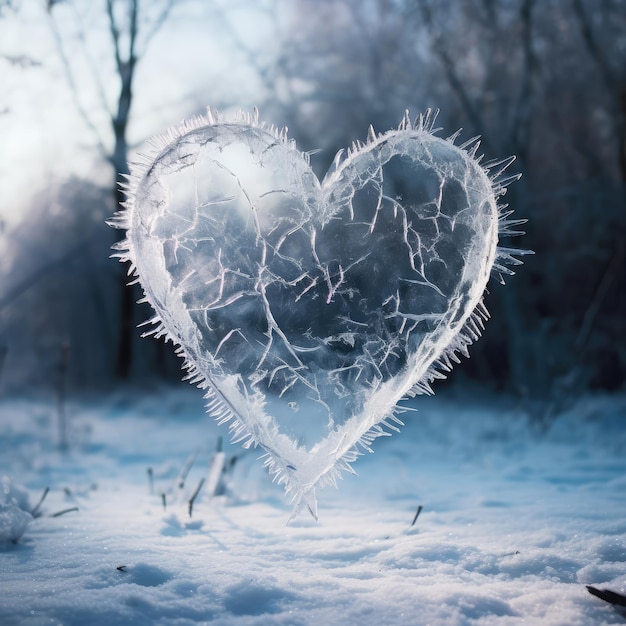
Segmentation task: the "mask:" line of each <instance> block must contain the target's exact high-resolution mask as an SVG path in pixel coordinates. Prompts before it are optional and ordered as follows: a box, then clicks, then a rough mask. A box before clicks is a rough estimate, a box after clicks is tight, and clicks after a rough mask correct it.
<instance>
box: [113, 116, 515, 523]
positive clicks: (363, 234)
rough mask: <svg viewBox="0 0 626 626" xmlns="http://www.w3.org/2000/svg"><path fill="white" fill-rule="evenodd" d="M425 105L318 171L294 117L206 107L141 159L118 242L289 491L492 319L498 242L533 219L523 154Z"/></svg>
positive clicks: (351, 446)
mask: <svg viewBox="0 0 626 626" xmlns="http://www.w3.org/2000/svg"><path fill="white" fill-rule="evenodd" d="M435 117H436V116H435V115H431V114H430V112H428V113H427V114H426V115H425V116H420V117H419V118H418V120H417V121H416V123H415V124H411V122H410V121H409V119H408V115H405V117H404V119H403V121H402V123H401V124H400V127H399V128H398V129H397V130H393V131H390V132H387V133H385V134H380V135H377V134H376V133H375V132H374V130H373V129H372V128H371V127H370V131H369V134H368V139H367V142H366V143H365V144H361V143H357V144H354V145H353V146H352V148H351V149H349V150H348V151H347V152H346V153H343V151H342V152H340V153H339V154H338V155H337V157H336V159H335V162H334V164H333V166H332V168H331V170H330V171H329V172H328V174H327V175H326V177H325V178H324V180H323V182H322V183H320V182H319V180H318V179H317V177H316V176H315V175H314V174H313V172H312V170H311V168H310V166H309V161H308V157H307V155H303V154H301V153H300V152H298V150H297V149H296V147H295V144H294V143H293V141H291V140H289V139H288V138H287V135H286V132H285V131H277V130H275V129H273V128H266V127H265V126H264V125H263V124H260V123H259V122H258V119H257V116H256V114H255V115H254V116H247V115H241V116H240V117H239V118H238V119H236V120H235V121H232V122H222V121H219V120H217V118H216V116H215V115H214V114H213V113H212V112H211V111H209V114H208V116H207V117H206V118H196V119H193V120H191V121H190V122H187V123H185V124H183V125H182V126H181V127H179V128H176V129H174V130H172V131H170V132H169V133H168V134H167V135H166V136H164V137H162V138H159V139H157V140H154V142H153V143H154V148H155V151H154V155H153V156H152V157H150V158H149V159H148V160H147V162H146V163H143V164H139V165H137V166H136V167H135V168H134V172H133V175H132V176H131V178H130V181H129V185H128V191H127V197H128V200H127V202H126V209H125V211H123V212H121V213H119V214H118V215H117V217H116V220H115V221H114V225H116V226H118V227H120V228H125V229H127V239H126V241H125V242H123V243H122V244H121V245H120V247H119V249H120V253H119V255H118V256H119V257H120V258H121V259H122V260H128V261H131V263H132V265H133V267H134V269H135V271H136V273H137V275H138V276H139V279H140V281H141V284H142V286H143V288H144V291H145V295H146V299H147V300H148V302H150V303H151V305H152V306H153V307H154V309H155V311H156V314H157V315H156V317H155V319H154V320H153V321H154V322H155V323H156V328H155V331H154V332H155V334H156V335H157V336H159V335H164V336H166V337H167V338H169V339H172V340H173V341H174V342H175V343H176V344H178V345H179V347H180V348H179V350H180V354H181V355H182V356H184V358H185V360H186V367H187V369H188V370H189V378H190V379H191V380H192V381H193V382H197V383H200V386H202V387H203V388H205V389H206V390H207V396H206V397H207V401H208V404H207V406H208V410H209V412H210V413H211V414H212V415H214V416H215V417H216V418H217V419H218V420H219V421H220V422H224V423H225V422H229V423H230V430H231V432H232V434H233V437H234V439H235V440H236V441H242V442H243V443H244V445H245V446H250V445H255V446H260V447H262V448H263V449H264V450H265V451H266V453H267V455H266V461H265V463H266V465H267V467H268V468H269V470H270V472H271V473H272V474H273V475H274V476H275V478H276V479H277V480H278V481H279V482H280V483H283V484H284V485H285V489H286V491H287V493H288V495H289V496H290V497H291V498H292V500H293V501H294V503H295V505H296V508H295V511H294V515H295V514H297V513H298V512H299V511H300V510H302V509H305V508H308V510H309V511H310V512H311V514H312V515H313V516H316V499H315V487H316V486H323V485H325V484H327V483H333V484H334V483H335V482H336V479H337V477H338V476H339V474H340V472H341V470H342V469H350V463H351V462H352V461H354V460H355V458H356V457H357V456H358V454H360V452H359V448H360V449H365V450H368V451H371V448H370V444H371V443H372V441H373V440H374V439H375V438H376V437H378V436H381V435H385V434H388V432H387V431H386V430H385V427H386V428H387V429H388V430H389V429H391V430H398V429H397V426H398V425H401V422H400V420H398V418H397V417H396V416H395V413H396V412H398V410H399V409H398V407H397V403H398V402H399V401H400V400H401V399H402V398H404V397H406V396H412V395H415V394H418V393H431V392H432V391H431V388H430V382H432V380H433V379H435V378H444V377H445V376H444V375H443V373H442V371H448V370H449V369H450V367H451V365H452V361H458V358H457V356H456V353H457V352H461V353H464V354H466V353H467V346H468V345H469V344H471V343H472V342H473V341H474V340H475V339H477V338H478V336H479V335H480V331H481V328H482V326H483V322H484V320H486V319H487V317H488V314H487V312H486V310H485V308H484V306H483V305H482V295H483V292H484V289H485V286H486V284H487V281H488V279H489V275H490V272H491V271H492V269H495V270H496V271H497V272H500V273H502V272H504V273H511V272H510V270H508V268H506V267H505V264H507V263H509V264H510V263H519V261H517V260H516V259H515V258H514V257H513V256H512V254H521V253H523V251H519V250H517V251H516V250H511V249H500V248H498V247H497V243H498V230H499V228H500V230H501V232H505V231H506V233H507V234H511V230H510V228H511V227H512V226H513V225H515V224H517V223H520V221H519V220H518V221H512V220H508V219H506V218H507V217H508V214H504V215H502V214H501V213H500V210H499V207H498V205H497V200H498V197H499V196H501V195H502V194H503V193H504V191H505V186H506V184H508V183H509V182H511V181H512V180H514V179H516V178H517V177H516V176H513V177H509V178H503V172H504V170H505V169H506V167H507V166H508V165H509V164H510V163H511V162H512V159H506V160H504V161H501V162H492V163H489V164H487V165H483V166H481V165H479V160H480V159H476V158H475V154H476V150H477V148H478V143H477V142H476V141H473V142H470V144H469V145H464V146H460V147H457V146H455V145H454V137H451V138H448V139H445V140H444V139H441V138H439V137H436V136H435V135H434V134H433V133H434V131H433V124H434V120H435Z"/></svg>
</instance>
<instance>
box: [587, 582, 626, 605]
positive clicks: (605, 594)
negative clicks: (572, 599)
mask: <svg viewBox="0 0 626 626" xmlns="http://www.w3.org/2000/svg"><path fill="white" fill-rule="evenodd" d="M587 591H588V592H589V593H590V594H591V595H592V596H596V598H600V600H604V601H605V602H608V603H609V604H613V605H615V606H624V607H626V596H624V595H622V594H621V593H617V592H616V591H611V590H610V589H598V588H597V587H592V586H591V585H587Z"/></svg>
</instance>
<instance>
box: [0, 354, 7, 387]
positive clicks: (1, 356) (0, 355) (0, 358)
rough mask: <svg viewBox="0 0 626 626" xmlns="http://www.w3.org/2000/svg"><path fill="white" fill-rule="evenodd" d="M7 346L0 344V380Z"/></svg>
mask: <svg viewBox="0 0 626 626" xmlns="http://www.w3.org/2000/svg"><path fill="white" fill-rule="evenodd" d="M7 352H8V348H7V347H6V346H0V381H1V380H2V372H3V370H4V362H5V361H6V358H7Z"/></svg>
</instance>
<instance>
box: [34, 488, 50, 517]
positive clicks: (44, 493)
mask: <svg viewBox="0 0 626 626" xmlns="http://www.w3.org/2000/svg"><path fill="white" fill-rule="evenodd" d="M49 491H50V487H46V488H45V489H44V490H43V493H42V494H41V498H39V502H37V504H36V506H35V508H34V509H33V510H32V511H31V512H30V514H31V515H32V516H33V517H39V516H40V515H41V513H39V507H40V506H41V505H42V504H43V501H44V500H45V499H46V496H47V495H48V492H49Z"/></svg>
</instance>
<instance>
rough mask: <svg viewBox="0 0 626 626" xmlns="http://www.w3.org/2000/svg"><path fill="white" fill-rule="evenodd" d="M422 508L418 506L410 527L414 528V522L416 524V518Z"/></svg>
mask: <svg viewBox="0 0 626 626" xmlns="http://www.w3.org/2000/svg"><path fill="white" fill-rule="evenodd" d="M423 508H424V507H423V506H422V505H421V504H420V505H419V506H418V507H417V511H416V512H415V517H414V518H413V521H412V522H411V526H415V522H417V518H418V517H419V516H420V513H421V512H422V509H423Z"/></svg>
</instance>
